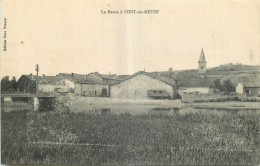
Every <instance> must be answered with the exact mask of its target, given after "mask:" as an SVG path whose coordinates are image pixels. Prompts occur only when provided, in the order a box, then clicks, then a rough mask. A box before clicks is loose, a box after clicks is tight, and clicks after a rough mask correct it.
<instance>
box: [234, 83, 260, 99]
mask: <svg viewBox="0 0 260 166" xmlns="http://www.w3.org/2000/svg"><path fill="white" fill-rule="evenodd" d="M236 93H238V94H245V95H247V96H260V83H257V82H240V83H238V85H237V86H236Z"/></svg>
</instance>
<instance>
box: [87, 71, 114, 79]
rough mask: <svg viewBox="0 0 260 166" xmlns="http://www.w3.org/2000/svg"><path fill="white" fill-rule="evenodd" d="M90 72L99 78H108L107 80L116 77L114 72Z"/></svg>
mask: <svg viewBox="0 0 260 166" xmlns="http://www.w3.org/2000/svg"><path fill="white" fill-rule="evenodd" d="M90 74H95V75H96V76H98V77H100V78H104V79H108V80H116V79H117V76H116V74H99V73H98V72H95V73H90Z"/></svg>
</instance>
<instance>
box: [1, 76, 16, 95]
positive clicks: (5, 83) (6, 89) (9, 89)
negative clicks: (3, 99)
mask: <svg viewBox="0 0 260 166" xmlns="http://www.w3.org/2000/svg"><path fill="white" fill-rule="evenodd" d="M17 86H18V83H17V81H16V78H15V77H12V79H11V80H10V77H9V76H5V77H3V78H2V79H1V93H15V92H16V91H17Z"/></svg>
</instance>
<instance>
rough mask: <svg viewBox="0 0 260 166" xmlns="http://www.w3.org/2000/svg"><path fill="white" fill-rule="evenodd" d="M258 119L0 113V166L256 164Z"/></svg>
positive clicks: (208, 115) (194, 115)
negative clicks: (0, 164) (45, 165)
mask: <svg viewBox="0 0 260 166" xmlns="http://www.w3.org/2000/svg"><path fill="white" fill-rule="evenodd" d="M259 141H260V135H259V116H255V115H252V114H243V115H239V114H226V115H225V116H218V115H214V114H207V115H205V114H202V113H201V114H200V113H187V114H178V113H176V114H174V115H172V116H167V115H146V114H144V115H135V116H133V115H130V114H120V115H115V114H101V115H98V114H96V115H95V114H91V115H90V114H87V113H56V112H42V113H39V112H37V113H35V112H34V113H32V112H28V113H2V163H3V164H84V165H86V164H98V165H101V164H108V165H122V164H124V165H130V164H134V165H137V164H142V165H154V164H156V165H169V164H170V165H176V164H185V165H202V164H204V165H216V164H217V165H258V164H259V162H260V161H259V158H260V156H259Z"/></svg>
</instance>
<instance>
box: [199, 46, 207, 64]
mask: <svg viewBox="0 0 260 166" xmlns="http://www.w3.org/2000/svg"><path fill="white" fill-rule="evenodd" d="M198 62H202V63H206V59H205V56H204V51H203V48H202V49H201V53H200V59H199V61H198Z"/></svg>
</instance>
